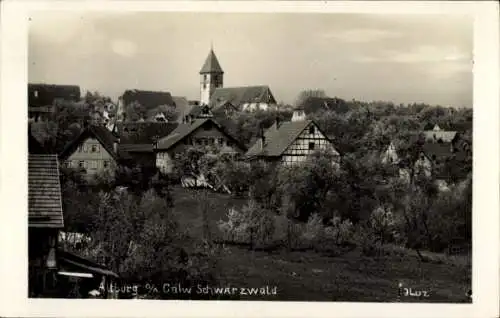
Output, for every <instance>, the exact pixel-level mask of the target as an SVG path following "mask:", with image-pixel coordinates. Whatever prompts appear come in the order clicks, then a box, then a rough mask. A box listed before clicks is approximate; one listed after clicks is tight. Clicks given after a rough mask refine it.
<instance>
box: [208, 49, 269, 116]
mask: <svg viewBox="0 0 500 318" xmlns="http://www.w3.org/2000/svg"><path fill="white" fill-rule="evenodd" d="M200 77H201V80H200V82H201V83H200V104H201V105H209V106H210V108H211V109H212V111H214V112H215V110H218V109H220V108H222V109H223V111H224V112H228V111H229V112H231V111H233V110H239V111H256V110H270V109H275V108H276V100H275V98H274V96H273V94H272V92H271V89H270V88H269V86H266V85H258V86H243V87H223V86H224V71H223V70H222V68H221V66H220V63H219V61H218V59H217V57H216V56H215V53H214V51H213V49H210V52H209V54H208V56H207V58H206V60H205V63H204V64H203V66H202V68H201V70H200Z"/></svg>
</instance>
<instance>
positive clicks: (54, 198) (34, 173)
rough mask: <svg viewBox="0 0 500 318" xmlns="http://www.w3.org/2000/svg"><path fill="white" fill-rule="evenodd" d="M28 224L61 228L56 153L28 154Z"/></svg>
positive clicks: (61, 213) (59, 188)
mask: <svg viewBox="0 0 500 318" xmlns="http://www.w3.org/2000/svg"><path fill="white" fill-rule="evenodd" d="M28 224H29V226H30V227H39V228H62V227H63V226H64V218H63V211H62V199H61V184H60V179H59V163H58V161H57V155H55V154H54V155H42V154H29V155H28Z"/></svg>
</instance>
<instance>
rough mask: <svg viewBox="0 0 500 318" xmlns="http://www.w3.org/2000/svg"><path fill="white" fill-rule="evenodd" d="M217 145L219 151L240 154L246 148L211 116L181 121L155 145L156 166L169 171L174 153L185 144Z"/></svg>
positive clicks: (170, 170)
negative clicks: (185, 121)
mask: <svg viewBox="0 0 500 318" xmlns="http://www.w3.org/2000/svg"><path fill="white" fill-rule="evenodd" d="M194 145H198V146H218V147H220V148H221V152H225V153H228V154H234V155H236V154H242V153H244V151H245V150H246V148H245V146H244V145H242V144H241V143H240V142H239V141H238V140H237V139H236V138H235V137H233V136H232V134H231V133H230V132H229V131H228V129H226V128H225V127H224V126H222V125H221V124H219V123H218V122H217V121H215V120H214V119H213V118H211V117H207V118H198V119H193V120H192V121H191V122H187V123H181V124H179V125H178V126H177V128H175V129H174V130H173V131H172V132H171V133H170V134H169V135H168V136H166V137H163V138H161V139H159V140H158V142H157V144H156V145H155V154H156V167H157V168H158V169H159V170H160V171H161V172H162V173H171V172H172V169H173V165H174V160H175V155H176V154H177V153H180V152H182V151H183V150H184V149H185V148H186V147H187V146H194Z"/></svg>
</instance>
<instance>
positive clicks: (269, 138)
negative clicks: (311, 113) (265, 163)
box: [246, 120, 313, 158]
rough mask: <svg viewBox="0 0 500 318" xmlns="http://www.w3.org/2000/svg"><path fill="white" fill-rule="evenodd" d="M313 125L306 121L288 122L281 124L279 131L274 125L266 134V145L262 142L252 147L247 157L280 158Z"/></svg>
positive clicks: (258, 141)
mask: <svg viewBox="0 0 500 318" xmlns="http://www.w3.org/2000/svg"><path fill="white" fill-rule="evenodd" d="M311 123H313V121H311V120H304V121H288V122H284V123H281V125H280V127H279V129H276V123H274V124H273V125H272V126H271V127H270V128H269V129H267V130H266V132H265V133H264V136H265V145H264V147H262V142H261V140H260V139H259V140H257V142H256V143H255V144H254V145H253V146H252V147H250V149H249V150H248V152H247V153H246V156H247V157H249V158H250V157H255V156H265V157H278V156H281V155H282V154H283V152H284V151H285V150H286V149H287V148H288V146H290V145H291V144H292V143H293V141H294V140H295V139H297V137H298V136H299V135H300V133H302V131H304V129H306V127H307V126H309V124H311Z"/></svg>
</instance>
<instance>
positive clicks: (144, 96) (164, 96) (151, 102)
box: [121, 89, 175, 110]
mask: <svg viewBox="0 0 500 318" xmlns="http://www.w3.org/2000/svg"><path fill="white" fill-rule="evenodd" d="M121 99H122V101H123V105H125V106H126V105H129V104H131V103H133V102H138V103H139V104H141V105H142V106H143V107H144V108H145V109H146V110H150V109H153V108H156V107H158V106H162V105H168V106H175V102H174V100H173V99H172V95H171V94H170V93H169V92H155V91H142V90H138V89H130V90H126V91H125V92H124V93H123V95H122V96H121Z"/></svg>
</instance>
